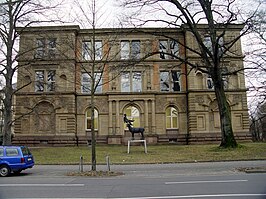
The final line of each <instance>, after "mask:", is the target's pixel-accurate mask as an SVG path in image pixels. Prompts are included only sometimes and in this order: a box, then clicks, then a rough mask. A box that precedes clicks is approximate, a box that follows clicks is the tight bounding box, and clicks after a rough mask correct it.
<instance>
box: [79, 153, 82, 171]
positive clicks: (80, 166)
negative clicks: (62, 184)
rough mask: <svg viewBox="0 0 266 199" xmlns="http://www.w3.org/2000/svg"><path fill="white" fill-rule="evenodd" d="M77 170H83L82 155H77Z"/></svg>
mask: <svg viewBox="0 0 266 199" xmlns="http://www.w3.org/2000/svg"><path fill="white" fill-rule="evenodd" d="M79 171H80V172H83V156H82V155H81V156H80V157H79Z"/></svg>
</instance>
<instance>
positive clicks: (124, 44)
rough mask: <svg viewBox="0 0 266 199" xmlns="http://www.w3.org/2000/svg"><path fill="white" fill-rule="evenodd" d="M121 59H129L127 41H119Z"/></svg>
mask: <svg viewBox="0 0 266 199" xmlns="http://www.w3.org/2000/svg"><path fill="white" fill-rule="evenodd" d="M120 50H121V52H120V54H121V59H129V41H121V49H120Z"/></svg>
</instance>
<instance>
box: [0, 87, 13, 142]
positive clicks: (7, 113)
mask: <svg viewBox="0 0 266 199" xmlns="http://www.w3.org/2000/svg"><path fill="white" fill-rule="evenodd" d="M10 86H11V88H10ZM12 92H13V91H12V84H11V85H8V84H7V85H6V88H5V98H4V99H3V102H4V111H3V113H4V117H3V119H4V126H3V131H2V132H3V145H5V146H9V145H11V144H12V142H11V141H12V140H11V135H12V132H11V129H12V128H11V127H12Z"/></svg>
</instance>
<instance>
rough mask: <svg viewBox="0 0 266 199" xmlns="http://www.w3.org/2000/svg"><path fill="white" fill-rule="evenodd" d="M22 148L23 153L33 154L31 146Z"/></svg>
mask: <svg viewBox="0 0 266 199" xmlns="http://www.w3.org/2000/svg"><path fill="white" fill-rule="evenodd" d="M21 150H22V153H23V155H31V152H30V150H29V148H27V147H21Z"/></svg>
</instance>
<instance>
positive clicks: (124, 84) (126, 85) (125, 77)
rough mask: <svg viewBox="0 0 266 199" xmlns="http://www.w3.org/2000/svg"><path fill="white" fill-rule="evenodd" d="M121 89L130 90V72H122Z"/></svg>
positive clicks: (123, 90)
mask: <svg viewBox="0 0 266 199" xmlns="http://www.w3.org/2000/svg"><path fill="white" fill-rule="evenodd" d="M121 91H122V92H130V73H122V75H121Z"/></svg>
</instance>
